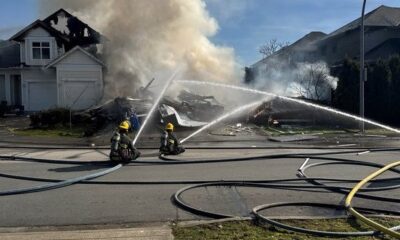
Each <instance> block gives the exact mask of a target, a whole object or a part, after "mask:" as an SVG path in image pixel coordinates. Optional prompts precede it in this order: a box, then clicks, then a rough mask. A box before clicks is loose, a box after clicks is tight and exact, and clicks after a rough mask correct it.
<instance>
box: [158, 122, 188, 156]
mask: <svg viewBox="0 0 400 240" xmlns="http://www.w3.org/2000/svg"><path fill="white" fill-rule="evenodd" d="M183 152H185V149H184V148H183V147H182V146H181V145H180V144H179V141H178V139H177V138H176V136H175V134H174V125H173V124H172V123H168V124H167V126H166V127H165V131H164V132H163V135H161V146H160V153H161V154H166V155H178V154H181V153H183Z"/></svg>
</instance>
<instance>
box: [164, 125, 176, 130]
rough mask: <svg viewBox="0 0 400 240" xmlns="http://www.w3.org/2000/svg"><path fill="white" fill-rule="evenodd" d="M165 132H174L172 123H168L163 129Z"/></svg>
mask: <svg viewBox="0 0 400 240" xmlns="http://www.w3.org/2000/svg"><path fill="white" fill-rule="evenodd" d="M165 130H171V131H174V125H173V124H172V123H168V124H167V126H166V127H165Z"/></svg>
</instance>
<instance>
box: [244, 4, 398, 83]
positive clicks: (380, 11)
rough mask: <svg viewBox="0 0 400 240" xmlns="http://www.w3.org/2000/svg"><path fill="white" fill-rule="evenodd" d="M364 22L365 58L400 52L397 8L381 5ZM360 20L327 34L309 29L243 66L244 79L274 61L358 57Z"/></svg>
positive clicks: (336, 60)
mask: <svg viewBox="0 0 400 240" xmlns="http://www.w3.org/2000/svg"><path fill="white" fill-rule="evenodd" d="M364 18H365V19H364V24H365V60H366V62H376V61H377V60H378V59H385V58H389V57H390V56H391V55H394V54H399V53H400V47H399V46H400V8H396V7H388V6H384V5H382V6H380V7H378V8H376V9H375V10H373V11H371V12H369V13H367V14H366V15H365V17H364ZM360 22H361V19H360V18H357V19H355V20H354V21H352V22H350V23H348V24H346V25H344V26H342V27H340V28H338V29H337V30H335V31H333V32H332V33H330V34H326V33H323V32H310V33H308V34H306V35H305V36H304V37H302V38H301V39H299V40H298V41H296V42H294V43H293V44H291V45H289V46H287V47H284V48H282V49H280V50H278V51H277V52H275V53H274V54H272V55H270V56H268V57H266V58H264V59H262V60H260V61H258V62H256V63H254V64H253V65H252V66H250V67H249V68H247V69H246V75H247V76H246V82H252V81H254V80H255V79H257V78H258V77H259V76H262V75H263V74H264V73H265V72H266V71H268V69H269V68H274V67H276V63H280V64H284V65H285V66H291V65H294V64H296V63H301V62H309V63H313V62H318V61H323V62H326V63H327V64H328V66H330V67H333V66H339V65H340V64H341V63H342V62H343V61H344V59H345V58H351V59H354V60H358V59H359V57H360Z"/></svg>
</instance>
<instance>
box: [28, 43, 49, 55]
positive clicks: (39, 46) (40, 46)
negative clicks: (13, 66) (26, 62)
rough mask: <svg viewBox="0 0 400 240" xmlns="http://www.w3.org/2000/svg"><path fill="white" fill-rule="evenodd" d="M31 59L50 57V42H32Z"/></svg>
mask: <svg viewBox="0 0 400 240" xmlns="http://www.w3.org/2000/svg"><path fill="white" fill-rule="evenodd" d="M32 58H33V59H50V42H32Z"/></svg>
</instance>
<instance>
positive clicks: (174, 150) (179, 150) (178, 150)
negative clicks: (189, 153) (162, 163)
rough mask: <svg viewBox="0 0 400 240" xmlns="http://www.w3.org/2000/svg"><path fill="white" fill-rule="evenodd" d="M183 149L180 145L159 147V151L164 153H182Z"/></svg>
mask: <svg viewBox="0 0 400 240" xmlns="http://www.w3.org/2000/svg"><path fill="white" fill-rule="evenodd" d="M184 152H185V149H184V148H183V147H181V146H178V147H170V148H167V147H166V148H160V153H162V154H165V155H179V154H181V153H184Z"/></svg>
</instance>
